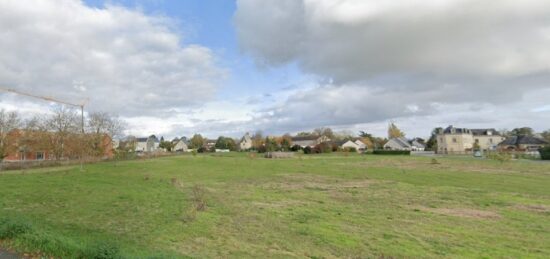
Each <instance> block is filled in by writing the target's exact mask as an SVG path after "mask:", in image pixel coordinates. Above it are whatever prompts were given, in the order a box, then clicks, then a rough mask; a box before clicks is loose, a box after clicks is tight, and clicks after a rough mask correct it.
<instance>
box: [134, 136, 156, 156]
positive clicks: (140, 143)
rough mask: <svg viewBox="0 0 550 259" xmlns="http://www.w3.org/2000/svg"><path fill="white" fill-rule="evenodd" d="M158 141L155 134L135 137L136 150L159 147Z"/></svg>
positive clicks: (148, 149) (153, 149)
mask: <svg viewBox="0 0 550 259" xmlns="http://www.w3.org/2000/svg"><path fill="white" fill-rule="evenodd" d="M159 145H160V141H159V139H158V138H157V137H156V136H155V135H151V136H149V137H147V138H137V139H136V152H153V151H155V150H157V149H158V148H159Z"/></svg>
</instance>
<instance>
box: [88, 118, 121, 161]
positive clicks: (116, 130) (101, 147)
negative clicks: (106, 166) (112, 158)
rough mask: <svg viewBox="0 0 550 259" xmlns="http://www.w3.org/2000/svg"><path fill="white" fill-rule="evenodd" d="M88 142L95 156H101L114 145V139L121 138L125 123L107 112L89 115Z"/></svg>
mask: <svg viewBox="0 0 550 259" xmlns="http://www.w3.org/2000/svg"><path fill="white" fill-rule="evenodd" d="M87 128H88V132H89V135H87V138H86V139H87V140H88V143H89V146H90V149H91V150H90V151H92V153H93V155H94V156H101V155H103V154H105V151H106V150H107V149H108V148H109V147H110V146H111V145H112V143H113V139H114V138H116V137H119V136H120V135H121V134H122V132H123V129H124V123H123V122H122V121H121V120H119V118H118V117H116V116H113V115H111V114H109V113H106V112H95V113H90V114H89V115H88V123H87Z"/></svg>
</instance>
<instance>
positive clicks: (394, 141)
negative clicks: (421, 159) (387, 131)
mask: <svg viewBox="0 0 550 259" xmlns="http://www.w3.org/2000/svg"><path fill="white" fill-rule="evenodd" d="M384 149H386V150H412V146H411V144H410V143H409V140H407V139H406V138H404V137H399V138H391V139H389V140H388V142H386V144H384Z"/></svg>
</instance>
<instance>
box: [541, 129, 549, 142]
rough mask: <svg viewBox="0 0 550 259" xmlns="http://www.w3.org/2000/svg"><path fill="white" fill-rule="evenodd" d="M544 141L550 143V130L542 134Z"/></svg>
mask: <svg viewBox="0 0 550 259" xmlns="http://www.w3.org/2000/svg"><path fill="white" fill-rule="evenodd" d="M540 135H541V136H542V138H544V140H546V141H547V142H548V143H550V130H547V131H544V132H542V133H541V134H540Z"/></svg>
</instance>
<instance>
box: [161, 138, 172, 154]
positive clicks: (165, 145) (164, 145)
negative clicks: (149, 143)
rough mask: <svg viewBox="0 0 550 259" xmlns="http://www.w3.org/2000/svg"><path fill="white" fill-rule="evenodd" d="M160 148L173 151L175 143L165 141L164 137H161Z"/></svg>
mask: <svg viewBox="0 0 550 259" xmlns="http://www.w3.org/2000/svg"><path fill="white" fill-rule="evenodd" d="M159 148H162V149H164V150H166V151H168V152H172V149H174V143H173V142H172V141H165V140H164V137H160V142H159Z"/></svg>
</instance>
